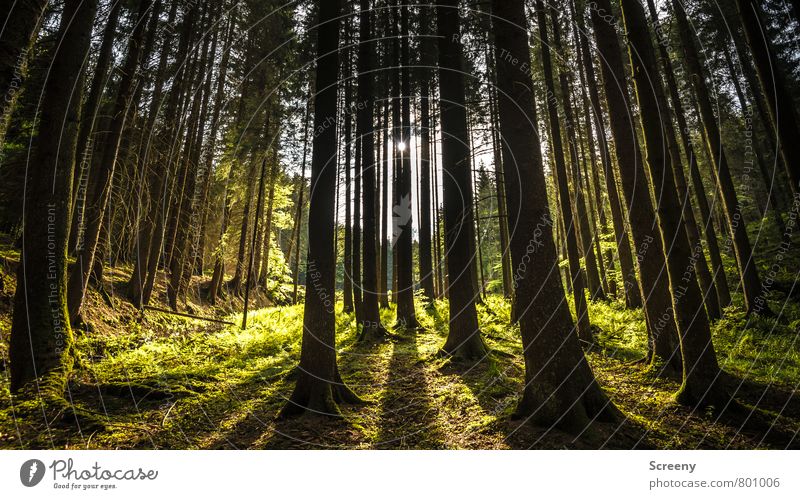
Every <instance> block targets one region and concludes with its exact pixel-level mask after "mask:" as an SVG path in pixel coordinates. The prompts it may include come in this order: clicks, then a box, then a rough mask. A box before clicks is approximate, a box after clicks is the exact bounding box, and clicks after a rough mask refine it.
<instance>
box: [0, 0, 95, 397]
mask: <svg viewBox="0 0 800 499" xmlns="http://www.w3.org/2000/svg"><path fill="white" fill-rule="evenodd" d="M96 9H97V2H96V1H91V0H66V1H65V2H64V12H63V14H62V16H61V22H60V24H59V28H58V40H59V41H60V43H59V45H58V47H57V48H56V50H55V53H54V56H53V63H52V66H51V68H50V74H49V78H48V79H47V82H46V84H45V88H44V96H43V99H42V106H41V114H40V117H39V126H38V135H37V137H38V143H37V145H36V148H35V151H34V157H33V160H32V161H31V162H30V163H29V164H28V165H27V173H26V182H25V193H24V201H23V229H22V253H21V255H20V265H19V267H18V270H17V282H18V283H19V284H18V286H17V292H16V294H15V296H14V316H13V321H12V324H11V338H10V344H9V356H10V358H11V390H12V391H15V392H16V391H19V390H20V389H22V388H23V387H24V386H25V385H26V384H27V383H30V382H32V381H35V380H39V381H37V388H38V389H39V390H40V391H41V389H42V388H46V389H52V390H53V391H54V393H55V394H59V395H60V393H61V391H62V390H63V389H64V387H65V386H66V376H64V375H62V374H64V373H66V372H68V371H69V370H70V357H71V355H72V352H71V348H72V340H73V338H72V329H71V328H70V321H69V313H68V311H67V235H68V232H69V223H70V212H69V211H70V210H69V208H70V194H71V192H72V185H71V184H72V175H73V171H74V169H75V149H76V144H77V138H78V123H79V120H80V102H81V100H82V89H83V67H82V65H81V64H75V61H84V60H85V58H86V54H87V52H88V50H89V45H90V40H91V32H92V22H93V20H94V16H95V11H96Z"/></svg>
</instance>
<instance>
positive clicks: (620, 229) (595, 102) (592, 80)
mask: <svg viewBox="0 0 800 499" xmlns="http://www.w3.org/2000/svg"><path fill="white" fill-rule="evenodd" d="M576 17H577V22H578V33H579V38H580V50H581V55H582V62H583V66H584V71H585V73H586V81H587V82H588V86H589V99H590V102H591V104H592V111H593V112H592V116H593V117H594V126H595V129H596V131H597V138H598V141H597V142H598V145H599V147H600V161H601V163H602V166H603V176H604V177H605V185H606V193H607V194H608V201H609V204H610V205H611V221H612V224H613V226H614V238H615V240H616V243H617V255H618V258H619V263H620V270H621V271H622V281H623V286H624V290H625V304H626V306H627V307H628V308H640V307H641V306H642V294H641V291H640V289H639V281H638V278H637V277H636V268H635V267H634V264H633V255H632V253H631V244H630V237H629V231H628V228H627V225H626V224H625V218H626V209H625V205H624V203H623V200H622V199H621V198H620V195H619V190H618V189H617V182H616V180H615V177H616V175H615V172H614V165H613V164H612V161H611V153H610V151H609V147H608V138H607V136H606V128H605V123H604V121H603V108H602V105H601V103H600V93H599V92H598V90H597V77H596V76H595V69H594V62H593V60H592V55H591V53H590V52H589V35H588V31H587V29H586V25H585V21H584V15H583V13H582V12H580V13H578V15H576Z"/></svg>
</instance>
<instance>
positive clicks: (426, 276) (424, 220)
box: [417, 7, 436, 303]
mask: <svg viewBox="0 0 800 499" xmlns="http://www.w3.org/2000/svg"><path fill="white" fill-rule="evenodd" d="M421 8H422V7H421ZM427 10H428V9H426V10H425V13H427ZM424 17H428V16H424ZM428 18H430V17H428ZM422 36H423V38H422V40H421V46H420V51H421V53H422V55H421V58H420V66H421V67H420V68H419V69H418V70H417V75H418V76H419V82H418V83H419V88H420V108H421V109H420V114H421V115H422V116H421V122H420V127H421V129H420V175H419V183H420V189H419V204H420V217H419V219H420V220H419V273H420V281H421V285H422V291H423V294H424V295H425V298H426V299H427V300H428V302H429V303H432V302H433V300H435V299H436V291H435V289H434V284H433V247H432V243H431V187H430V186H431V130H430V128H431V120H430V98H431V97H430V80H431V78H430V74H431V71H432V70H433V67H434V65H435V61H436V54H435V49H436V48H435V45H434V43H435V42H434V39H433V37H432V36H431V33H430V29H429V28H427V29H426V31H424V32H423V33H422Z"/></svg>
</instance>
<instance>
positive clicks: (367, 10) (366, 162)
mask: <svg viewBox="0 0 800 499" xmlns="http://www.w3.org/2000/svg"><path fill="white" fill-rule="evenodd" d="M370 4H371V2H370V0H360V9H361V10H360V12H359V17H360V21H359V45H358V102H360V103H361V104H362V105H361V106H360V107H359V108H358V115H357V116H356V136H357V137H359V139H360V140H359V144H360V146H361V158H360V159H361V165H360V169H361V171H360V177H361V181H362V182H363V185H364V194H363V202H364V205H363V206H364V209H363V212H364V230H363V232H362V240H363V244H364V276H363V283H362V297H363V300H362V307H363V308H362V315H363V318H362V321H363V322H362V328H363V329H362V331H361V336H362V338H375V337H378V338H380V337H383V336H385V335H386V333H387V332H386V329H385V328H384V327H383V325H382V324H381V317H380V311H379V309H378V261H377V258H378V239H377V235H376V232H377V230H376V229H377V227H378V222H377V216H376V209H375V207H376V192H377V185H376V182H375V166H376V164H377V162H376V161H375V130H374V121H373V120H374V114H375V94H374V75H373V67H374V63H373V57H372V50H373V46H374V42H373V41H372V9H371V7H370Z"/></svg>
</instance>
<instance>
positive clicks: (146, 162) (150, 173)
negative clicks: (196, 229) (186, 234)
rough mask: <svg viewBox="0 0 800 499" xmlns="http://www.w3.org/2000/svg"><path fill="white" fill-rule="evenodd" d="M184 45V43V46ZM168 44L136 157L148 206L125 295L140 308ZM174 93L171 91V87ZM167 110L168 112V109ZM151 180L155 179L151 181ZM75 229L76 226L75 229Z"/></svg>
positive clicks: (154, 211) (157, 184) (154, 205)
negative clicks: (155, 141) (153, 151)
mask: <svg viewBox="0 0 800 499" xmlns="http://www.w3.org/2000/svg"><path fill="white" fill-rule="evenodd" d="M176 12H177V3H173V4H172V7H171V8H170V11H169V14H168V16H167V25H172V23H173V22H174V20H175V15H176ZM185 44H186V45H185ZM184 46H188V38H187V37H185V36H183V35H182V36H181V42H180V43H179V47H181V48H184ZM170 48H171V44H170V43H169V40H168V39H167V36H166V35H165V36H164V40H163V41H162V46H161V53H160V54H159V62H158V69H157V70H156V75H155V81H154V83H153V94H152V97H151V100H150V109H149V110H148V115H147V122H146V124H145V126H144V132H145V133H146V134H147V136H146V138H145V139H144V141H145V145H144V147H143V148H142V153H141V155H140V157H139V169H140V170H141V171H142V179H144V180H145V182H146V183H145V184H144V189H146V190H147V191H148V192H149V196H150V198H151V199H150V205H149V207H148V209H147V212H146V213H145V216H144V220H143V221H142V223H141V226H140V227H139V234H138V237H137V241H136V251H135V255H136V256H135V258H134V262H133V263H134V266H133V272H132V273H131V278H130V280H129V281H128V297H129V298H130V300H131V302H132V303H133V304H134V305H135V306H136V307H137V308H141V307H142V305H144V304H145V303H144V300H143V292H144V283H145V280H146V279H147V270H148V268H149V258H150V246H151V244H152V240H153V238H154V237H156V236H155V235H154V234H153V230H154V227H155V225H156V217H157V216H158V213H159V206H160V203H158V202H157V198H156V196H157V195H158V193H159V191H160V190H161V185H162V182H163V181H162V180H161V179H162V175H163V169H157V170H155V171H154V170H151V168H150V160H151V159H152V158H151V150H152V141H153V139H154V135H155V134H154V131H155V124H156V118H157V117H158V111H159V107H160V106H161V104H162V102H161V97H162V94H163V90H164V82H165V80H166V76H167V62H168V59H169V53H170ZM173 92H174V90H173ZM166 111H169V109H167V110H166ZM151 179H155V180H154V181H151ZM75 230H76V231H77V228H75Z"/></svg>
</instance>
